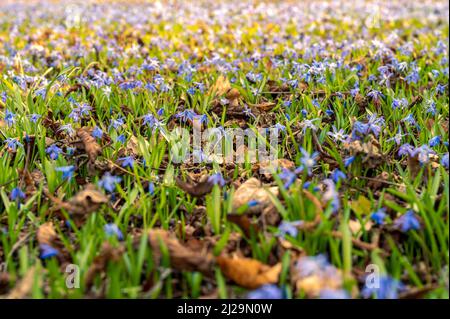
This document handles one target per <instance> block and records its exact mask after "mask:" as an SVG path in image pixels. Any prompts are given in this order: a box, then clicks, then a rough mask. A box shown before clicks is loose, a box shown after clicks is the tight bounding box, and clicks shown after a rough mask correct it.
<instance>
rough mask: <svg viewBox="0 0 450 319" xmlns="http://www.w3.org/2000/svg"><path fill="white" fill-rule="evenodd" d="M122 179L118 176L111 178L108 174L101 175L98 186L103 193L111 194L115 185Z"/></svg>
mask: <svg viewBox="0 0 450 319" xmlns="http://www.w3.org/2000/svg"><path fill="white" fill-rule="evenodd" d="M121 180H122V179H121V178H120V177H118V176H113V175H111V174H110V173H109V172H107V173H106V174H105V175H103V177H102V179H101V180H100V181H99V182H98V185H99V186H100V187H101V188H103V189H104V190H105V191H107V192H109V193H112V192H113V191H114V190H115V189H116V184H118V183H120V181H121Z"/></svg>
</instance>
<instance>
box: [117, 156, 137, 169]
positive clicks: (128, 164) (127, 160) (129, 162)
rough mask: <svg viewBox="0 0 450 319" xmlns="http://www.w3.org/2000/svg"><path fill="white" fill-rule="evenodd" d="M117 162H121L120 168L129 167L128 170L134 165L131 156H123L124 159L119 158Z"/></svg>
mask: <svg viewBox="0 0 450 319" xmlns="http://www.w3.org/2000/svg"><path fill="white" fill-rule="evenodd" d="M119 161H121V162H122V167H124V168H125V167H129V168H133V165H134V158H133V156H125V157H121V158H119Z"/></svg>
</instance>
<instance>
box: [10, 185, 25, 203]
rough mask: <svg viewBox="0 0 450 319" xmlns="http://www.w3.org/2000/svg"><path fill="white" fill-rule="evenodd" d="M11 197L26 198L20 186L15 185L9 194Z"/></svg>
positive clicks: (14, 198) (15, 198)
mask: <svg viewBox="0 0 450 319" xmlns="http://www.w3.org/2000/svg"><path fill="white" fill-rule="evenodd" d="M9 198H10V199H11V200H13V201H14V200H20V199H24V198H25V193H24V192H22V190H21V189H20V187H15V188H13V189H12V190H11V193H10V194H9Z"/></svg>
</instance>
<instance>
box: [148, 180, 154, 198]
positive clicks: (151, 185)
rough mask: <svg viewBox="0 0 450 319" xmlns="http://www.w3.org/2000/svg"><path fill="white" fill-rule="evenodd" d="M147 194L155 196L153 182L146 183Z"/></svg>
mask: <svg viewBox="0 0 450 319" xmlns="http://www.w3.org/2000/svg"><path fill="white" fill-rule="evenodd" d="M148 192H149V194H150V195H153V194H155V184H154V183H153V182H150V183H148Z"/></svg>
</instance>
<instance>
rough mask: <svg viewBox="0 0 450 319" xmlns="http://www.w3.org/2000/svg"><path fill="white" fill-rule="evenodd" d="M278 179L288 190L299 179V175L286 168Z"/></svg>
mask: <svg viewBox="0 0 450 319" xmlns="http://www.w3.org/2000/svg"><path fill="white" fill-rule="evenodd" d="M278 177H279V178H280V179H281V180H282V181H283V183H284V188H286V189H288V188H289V187H290V186H291V185H292V184H293V183H294V182H295V180H296V179H297V175H296V174H295V173H294V172H292V171H291V170H288V169H287V168H284V167H283V168H282V169H281V173H280V174H278Z"/></svg>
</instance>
